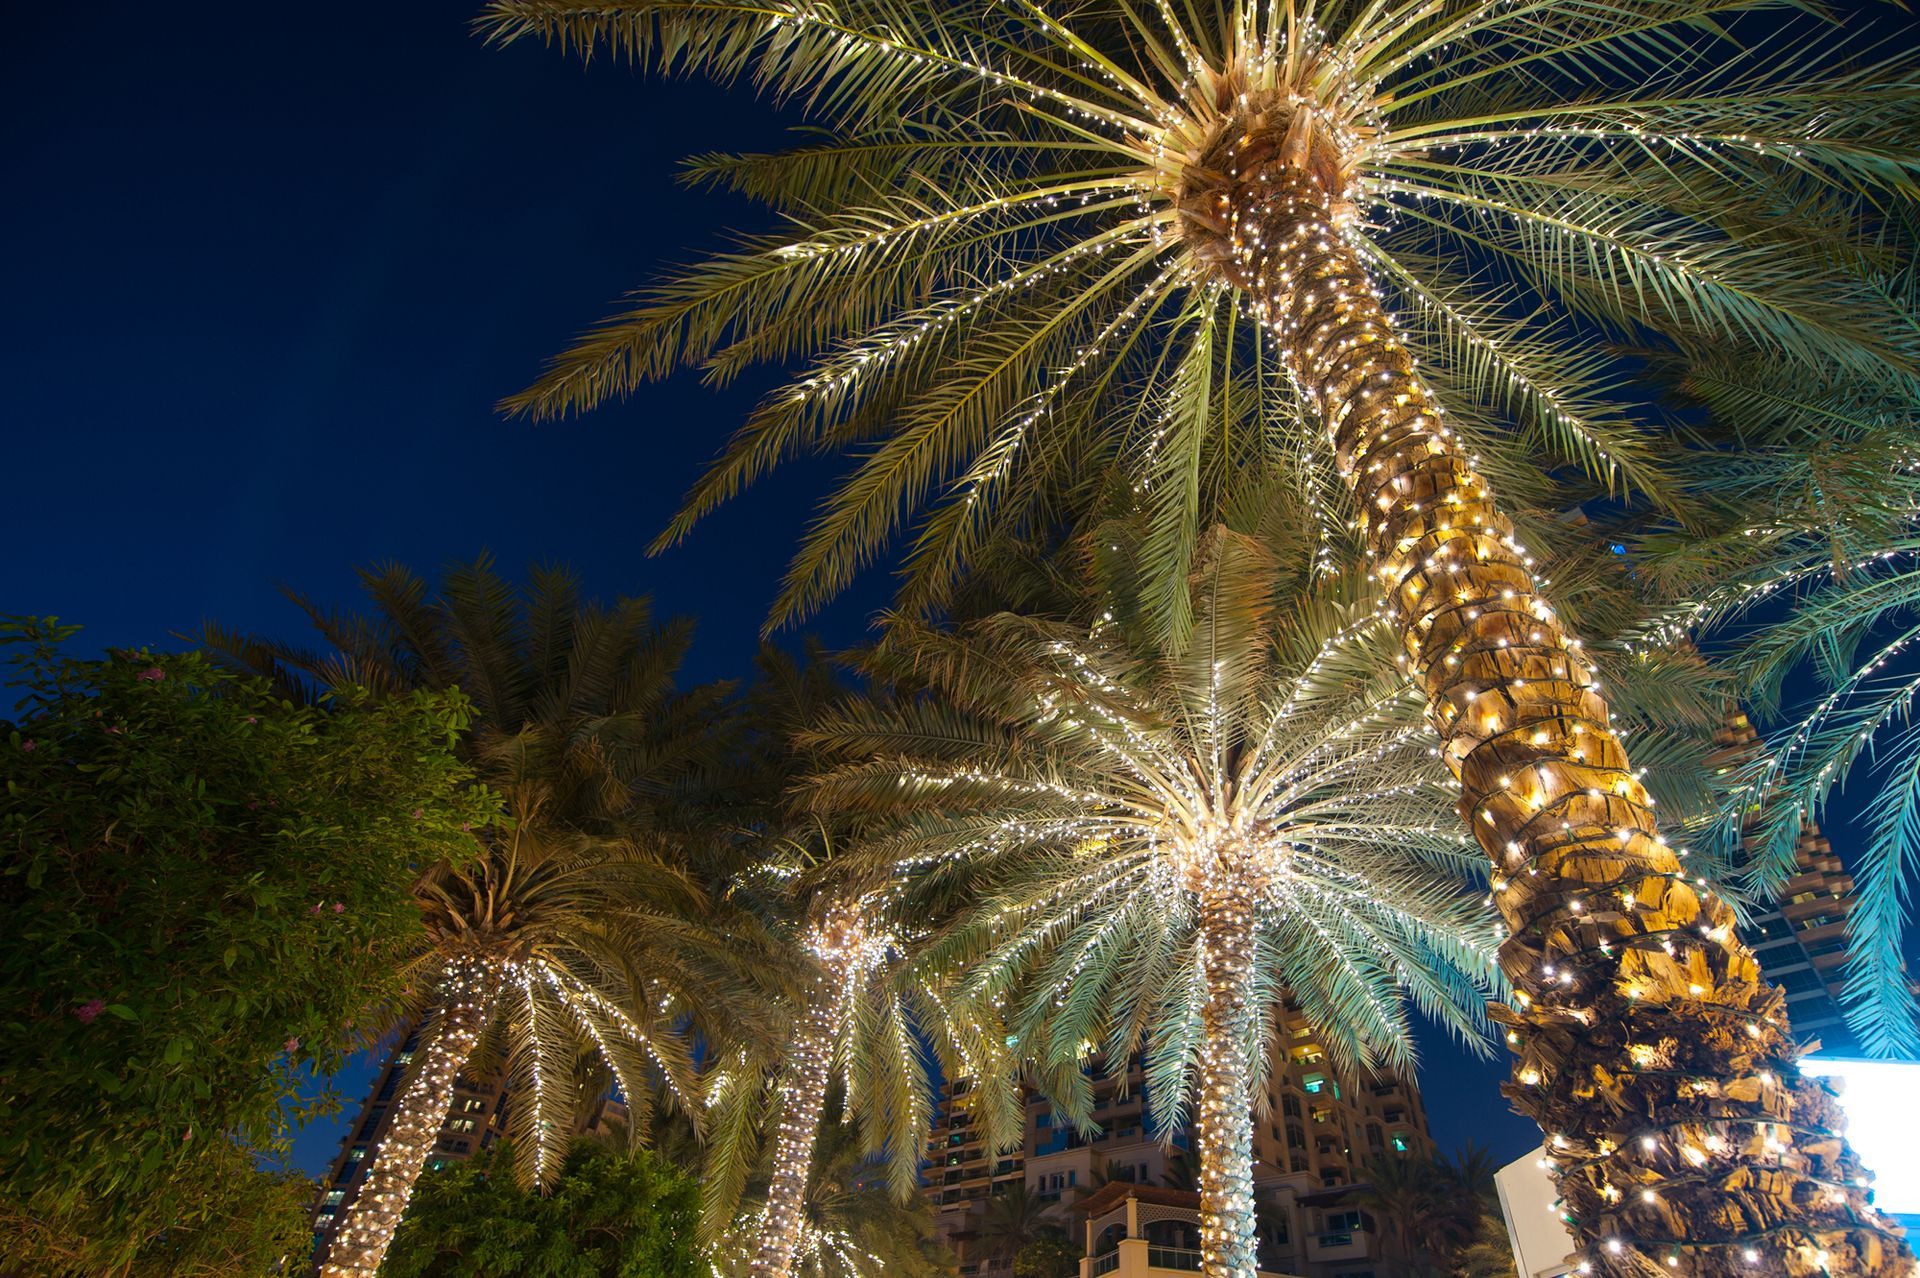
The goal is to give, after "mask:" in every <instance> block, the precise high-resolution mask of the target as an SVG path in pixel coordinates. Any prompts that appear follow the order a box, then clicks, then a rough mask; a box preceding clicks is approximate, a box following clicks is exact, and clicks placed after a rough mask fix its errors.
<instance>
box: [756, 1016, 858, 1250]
mask: <svg viewBox="0 0 1920 1278" xmlns="http://www.w3.org/2000/svg"><path fill="white" fill-rule="evenodd" d="M844 1005H845V999H844V998H843V991H842V989H841V984H840V983H839V982H836V981H834V980H832V979H830V978H828V979H823V980H821V981H820V982H819V988H818V989H817V991H816V993H815V996H814V998H813V1000H812V1002H811V1003H810V1004H809V1005H808V1007H807V1010H806V1012H805V1013H804V1014H803V1015H802V1016H801V1018H800V1024H799V1026H798V1027H797V1028H796V1030H795V1032H794V1040H793V1045H792V1048H791V1049H790V1050H789V1053H788V1055H787V1059H786V1062H785V1064H784V1065H783V1066H782V1067H781V1071H780V1092H781V1102H780V1131H779V1134H778V1135H777V1136H776V1138H775V1140H774V1145H773V1177H772V1180H771V1181H770V1182H769V1183H768V1185H767V1214H766V1216H765V1218H764V1219H763V1220H762V1221H761V1223H760V1240H759V1244H758V1246H757V1247H756V1248H755V1250H754V1255H753V1278H786V1275H787V1272H788V1270H789V1269H790V1268H792V1266H793V1254H794V1250H795V1249H796V1248H797V1247H798V1246H799V1243H800V1227H801V1223H802V1221H801V1213H802V1211H803V1210H804V1209H805V1207H806V1195H807V1174H808V1172H809V1171H810V1170H811V1169H812V1166H813V1142H814V1137H815V1136H816V1135H817V1134H818V1132H819V1130H820V1110H821V1107H822V1105H823V1104H824V1103H825V1101H826V1098H827V1081H828V1078H829V1077H830V1075H831V1072H832V1066H833V1041H834V1036H835V1034H836V1032H837V1031H838V1029H839V1024H840V1015H841V1009H842V1008H843V1007H844Z"/></svg>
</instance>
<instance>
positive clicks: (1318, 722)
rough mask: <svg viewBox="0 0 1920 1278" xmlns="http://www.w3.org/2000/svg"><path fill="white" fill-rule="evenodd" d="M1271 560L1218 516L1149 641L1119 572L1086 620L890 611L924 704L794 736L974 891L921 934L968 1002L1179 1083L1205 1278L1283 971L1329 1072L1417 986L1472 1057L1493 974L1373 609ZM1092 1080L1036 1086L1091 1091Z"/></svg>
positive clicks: (900, 850) (1061, 1043)
mask: <svg viewBox="0 0 1920 1278" xmlns="http://www.w3.org/2000/svg"><path fill="white" fill-rule="evenodd" d="M1148 535H1150V534H1148V533H1146V532H1144V531H1142V530H1133V531H1132V532H1131V533H1129V531H1128V530H1124V529H1121V528H1118V527H1110V528H1108V529H1104V530H1103V531H1102V533H1101V542H1102V543H1103V544H1102V546H1101V550H1100V551H1099V552H1097V554H1098V555H1112V556H1115V557H1116V561H1117V563H1118V564H1124V563H1125V562H1126V554H1127V552H1128V550H1130V549H1132V548H1134V547H1137V545H1138V544H1139V542H1140V540H1142V539H1144V537H1146V536H1148ZM1109 571H1113V569H1112V567H1111V566H1110V568H1109ZM1282 580H1283V576H1282V574H1281V572H1280V571H1279V568H1278V565H1277V564H1276V563H1275V561H1274V559H1273V557H1272V556H1271V555H1270V554H1269V553H1267V550H1266V547H1265V545H1264V543H1263V542H1262V541H1261V540H1260V539H1258V538H1256V537H1253V536H1248V535H1244V534H1236V533H1232V532H1229V531H1228V530H1226V529H1217V530H1215V531H1214V533H1213V534H1212V535H1211V537H1210V539H1209V541H1208V543H1207V546H1206V549H1205V551H1204V552H1203V554H1202V556H1201V558H1200V560H1199V562H1198V563H1197V564H1196V567H1195V571H1194V574H1193V579H1192V586H1191V589H1192V590H1193V594H1194V599H1193V608H1194V615H1195V617H1196V631H1195V639H1194V641H1193V642H1192V644H1190V645H1189V646H1187V647H1185V648H1183V649H1177V650H1172V651H1169V650H1168V649H1167V648H1165V647H1164V646H1159V645H1156V644H1155V643H1154V642H1153V640H1152V638H1151V636H1152V634H1153V631H1152V629H1151V627H1150V626H1149V625H1148V624H1147V623H1146V622H1145V621H1144V620H1143V619H1142V617H1141V615H1140V608H1139V605H1138V600H1137V598H1131V597H1129V596H1128V595H1127V594H1126V593H1125V590H1124V584H1122V583H1125V582H1129V581H1131V576H1130V575H1129V574H1127V573H1125V572H1124V571H1119V572H1117V573H1115V575H1114V577H1111V578H1109V579H1108V580H1106V581H1104V582H1102V581H1100V580H1099V578H1098V577H1096V584H1095V588H1094V591H1093V593H1092V595H1091V596H1090V599H1089V602H1088V604H1087V606H1086V608H1085V609H1084V610H1083V613H1082V616H1081V618H1080V619H1079V620H1063V621H1046V620H1037V619H1033V618H1026V617H1013V616H1005V615H1003V616H998V617H991V618H987V619H985V620H983V621H981V622H978V623H975V624H973V625H971V626H968V627H965V628H964V629H963V630H962V631H960V632H959V633H958V634H950V633H947V632H942V631H937V630H933V629H931V628H924V627H923V628H915V627H911V626H909V625H907V624H905V623H901V625H900V626H899V627H898V628H897V630H896V633H895V636H894V638H893V641H892V642H893V643H894V644H895V645H897V647H898V649H899V650H900V651H901V653H902V660H901V664H902V665H903V666H905V667H908V668H910V669H912V670H913V671H914V673H915V674H916V675H917V676H918V677H920V678H922V679H924V680H926V681H927V684H928V696H926V697H923V698H916V699H913V700H909V701H906V702H904V703H902V704H901V705H899V706H897V707H884V706H880V707H867V706H860V707H854V708H852V709H850V710H847V711H844V712H842V713H841V714H840V715H839V716H837V717H834V718H830V719H828V720H826V721H824V722H823V723H822V724H821V726H820V727H819V728H817V729H816V730H815V732H814V733H813V734H812V739H813V740H814V741H816V742H818V743H819V744H820V745H821V746H822V747H823V748H828V749H832V750H838V751H844V752H846V753H849V754H851V755H852V756H854V757H853V760H852V761H851V762H848V763H846V764H844V765H843V766H841V767H839V768H838V769H835V770H833V771H830V772H828V773H826V774H825V775H824V776H823V777H822V778H820V779H819V780H818V781H816V782H815V791H814V796H815V802H816V803H817V804H820V805H823V806H826V807H828V808H831V809H833V810H842V811H852V812H857V813H862V814H865V815H867V816H869V817H870V818H872V819H873V820H874V821H876V822H879V821H882V820H888V819H890V820H891V821H892V823H893V825H894V828H893V829H892V830H891V831H890V832H884V833H883V832H881V830H879V829H876V831H875V833H874V834H873V835H872V836H871V837H870V839H869V841H868V844H867V847H866V848H864V849H863V855H866V856H871V857H882V858H885V860H886V861H887V862H888V863H889V864H890V865H891V866H892V868H893V870H894V872H895V873H896V874H899V875H901V876H902V877H903V878H911V879H912V880H913V884H914V886H913V892H914V894H915V896H916V898H917V899H941V898H944V897H947V896H953V897H957V898H959V899H961V900H964V901H966V902H968V904H967V905H966V906H964V907H958V908H960V910H961V919H960V921H959V922H958V923H956V924H954V925H953V926H951V927H949V928H946V929H944V931H943V933H942V935H940V936H939V937H937V938H936V939H934V940H932V941H931V942H930V943H929V944H928V945H927V946H926V950H925V954H926V957H925V962H926V963H927V964H928V965H929V966H931V967H932V968H934V969H935V970H943V971H947V972H952V973H955V974H956V977H955V984H956V986H957V991H956V994H955V996H954V997H955V1000H956V1002H957V1003H958V1004H959V1006H960V1007H961V1008H971V1007H989V1008H994V1009H996V1010H997V1009H1001V1008H1004V1009H1005V1014H1006V1016H1007V1018H1008V1023H1009V1025H1010V1028H1011V1029H1012V1030H1013V1031H1014V1033H1015V1035H1016V1036H1017V1039H1018V1041H1019V1042H1020V1044H1021V1046H1022V1049H1023V1051H1024V1052H1025V1053H1026V1054H1027V1055H1029V1056H1030V1057H1033V1058H1035V1059H1037V1060H1039V1061H1042V1062H1045V1063H1049V1064H1054V1065H1063V1064H1065V1065H1074V1066H1078V1065H1079V1064H1080V1062H1081V1061H1082V1058H1083V1057H1084V1056H1085V1055H1086V1054H1087V1053H1088V1052H1089V1051H1091V1050H1092V1048H1093V1046H1094V1045H1096V1044H1097V1045H1098V1046H1099V1047H1100V1048H1101V1049H1102V1050H1104V1051H1105V1053H1106V1057H1107V1059H1108V1060H1109V1061H1113V1062H1125V1061H1127V1060H1128V1059H1129V1058H1130V1056H1131V1055H1132V1054H1133V1053H1135V1052H1136V1051H1138V1050H1141V1049H1142V1047H1144V1048H1145V1050H1146V1051H1147V1053H1148V1064H1147V1070H1148V1083H1147V1085H1148V1087H1149V1089H1150V1091H1151V1093H1152V1095H1153V1096H1154V1097H1155V1107H1156V1111H1157V1112H1158V1113H1160V1114H1162V1115H1163V1117H1164V1118H1165V1119H1166V1120H1167V1121H1169V1122H1170V1123H1174V1124H1177V1123H1178V1122H1179V1117H1180V1114H1181V1113H1182V1112H1183V1111H1184V1110H1185V1109H1186V1107H1187V1104H1188V1101H1187V1098H1189V1097H1192V1098H1194V1100H1193V1102H1192V1105H1193V1109H1194V1111H1195V1113H1196V1124H1195V1132H1196V1144H1197V1149H1198V1155H1199V1181H1200V1194H1201V1198H1202V1206H1201V1213H1202V1222H1203V1224H1202V1230H1201V1234H1202V1250H1203V1253H1204V1259H1203V1263H1204V1265H1205V1268H1206V1272H1207V1273H1208V1274H1209V1275H1220V1276H1222V1278H1226V1276H1229V1275H1242V1274H1245V1273H1247V1272H1250V1271H1251V1269H1252V1267H1253V1263H1254V1257H1253V1247H1254V1234H1253V1226H1254V1217H1253V1166H1252V1107H1253V1101H1254V1093H1255V1090H1256V1087H1257V1084H1258V1082H1259V1080H1260V1078H1262V1077H1263V1076H1264V1074H1265V1070H1266V1064H1265V1051H1266V1045H1267V1043H1268V1042H1269V1040H1270V1038H1271V1032H1270V1026H1271V1024H1272V1023H1273V1020H1274V1018H1275V1016H1276V1015H1277V1013H1278V1004H1279V1001H1280V999H1281V998H1282V996H1283V994H1282V987H1283V985H1284V987H1285V988H1286V989H1287V990H1290V991H1291V993H1292V994H1293V995H1294V996H1295V997H1297V998H1298V999H1299V1000H1300V1002H1301V1005H1302V1006H1303V1008H1304V1009H1305V1012H1306V1015H1307V1017H1308V1018H1309V1019H1310V1020H1311V1021H1313V1022H1314V1023H1315V1024H1316V1025H1317V1026H1319V1027H1320V1028H1321V1029H1322V1030H1323V1032H1324V1033H1325V1035H1326V1037H1327V1040H1328V1042H1329V1046H1330V1047H1331V1048H1332V1049H1333V1051H1334V1052H1335V1053H1336V1055H1337V1057H1338V1058H1339V1059H1340V1060H1341V1061H1342V1063H1343V1064H1345V1065H1347V1066H1349V1067H1352V1066H1357V1065H1360V1064H1362V1063H1365V1064H1375V1063H1379V1062H1383V1061H1391V1062H1392V1063H1394V1064H1395V1065H1398V1066H1400V1067H1403V1068H1404V1067H1406V1066H1408V1065H1409V1064H1410V1061H1411V1048H1410V1046H1409V1025H1408V1016H1409V1006H1410V1005H1411V1004H1413V1003H1417V1004H1418V1005H1419V1006H1420V1007H1421V1008H1422V1009H1423V1010H1425V1011H1426V1012H1428V1013H1429V1014H1430V1015H1432V1016H1433V1017H1435V1018H1436V1019H1438V1020H1439V1021H1440V1022H1441V1023H1442V1024H1445V1025H1447V1026H1449V1027H1450V1028H1452V1029H1453V1030H1454V1031H1455V1032H1457V1033H1458V1034H1459V1035H1460V1036H1461V1038H1462V1039H1463V1040H1464V1041H1467V1042H1469V1043H1472V1044H1478V1045H1480V1046H1481V1048H1482V1050H1488V1049H1486V1048H1485V1045H1484V1038H1483V1037H1482V1032H1483V1029H1484V1025H1485V1022H1484V1019H1483V1013H1482V1006H1483V1004H1484V1002H1485V999H1486V998H1487V996H1488V994H1489V993H1490V992H1492V991H1495V990H1497V989H1498V988H1499V978H1498V975H1497V973H1496V971H1495V970H1494V968H1493V963H1492V954H1493V950H1494V947H1495V944H1496V938H1495V935H1494V930H1493V925H1492V922H1491V920H1490V919H1489V918H1488V916H1487V912H1486V911H1485V909H1484V908H1483V906H1482V903H1481V902H1480V900H1478V899H1477V897H1478V891H1475V892H1473V893H1472V894H1471V895H1469V894H1468V893H1467V892H1466V891H1465V890H1464V889H1465V888H1466V887H1467V886H1468V885H1471V884H1472V883H1473V882H1474V881H1475V880H1474V874H1475V870H1476V867H1477V864H1478V860H1477V857H1475V856H1474V855H1473V854H1472V853H1471V852H1470V851H1469V850H1468V849H1467V848H1466V847H1464V846H1463V844H1464V843H1465V839H1464V837H1463V836H1461V835H1459V834H1458V833H1456V832H1454V829H1453V825H1452V821H1451V814H1450V811H1449V809H1450V807H1451V804H1452V800H1453V791H1452V788H1451V785H1450V781H1449V778H1447V776H1446V773H1445V771H1444V770H1443V769H1442V768H1441V767H1440V766H1439V764H1438V762H1437V761H1436V760H1435V758H1434V757H1433V753H1434V752H1433V751H1432V750H1431V749H1430V748H1429V746H1428V745H1427V741H1426V735H1425V729H1424V727H1423V725H1422V722H1421V717H1420V706H1419V696H1418V693H1417V692H1416V691H1415V690H1414V689H1412V688H1411V687H1410V686H1409V685H1408V684H1407V682H1406V680H1405V678H1404V677H1403V676H1402V675H1401V674H1400V672H1399V671H1398V670H1397V669H1396V668H1395V665H1394V663H1393V661H1392V658H1391V656H1390V654H1389V652H1388V645H1390V643H1391V633H1390V631H1389V630H1388V629H1387V627H1386V626H1385V625H1384V624H1383V619H1382V618H1381V617H1380V615H1379V614H1378V613H1377V612H1376V611H1375V610H1374V607H1373V600H1372V599H1371V598H1370V597H1368V596H1367V595H1366V594H1364V593H1363V594H1362V595H1361V596H1360V597H1359V598H1358V599H1355V600H1354V601H1353V602H1352V603H1350V604H1346V605H1345V606H1343V605H1342V604H1341V603H1340V602H1339V583H1335V584H1334V585H1332V586H1323V587H1322V597H1321V598H1319V599H1312V598H1307V597H1304V596H1301V595H1289V594H1285V593H1283V592H1282V591H1281V590H1280V589H1279V584H1280V582H1281V581H1282ZM1361 588H1362V590H1363V591H1364V583H1362V587H1361ZM961 1014H964V1012H962V1013H961ZM1085 1090H1086V1088H1085V1083H1084V1081H1083V1080H1082V1081H1081V1082H1080V1085H1079V1087H1078V1088H1077V1089H1076V1088H1074V1087H1072V1086H1071V1085H1069V1088H1068V1091H1067V1093H1066V1095H1064V1096H1062V1095H1060V1094H1059V1093H1057V1092H1056V1093H1055V1095H1056V1100H1057V1101H1059V1102H1061V1103H1063V1104H1065V1105H1066V1106H1067V1107H1068V1108H1069V1109H1071V1108H1074V1107H1075V1106H1080V1107H1081V1108H1084V1095H1082V1094H1081V1093H1084V1091H1085Z"/></svg>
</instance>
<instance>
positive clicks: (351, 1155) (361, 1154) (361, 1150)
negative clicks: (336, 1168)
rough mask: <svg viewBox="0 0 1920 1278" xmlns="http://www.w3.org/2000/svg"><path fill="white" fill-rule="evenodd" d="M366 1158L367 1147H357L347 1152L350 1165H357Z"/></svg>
mask: <svg viewBox="0 0 1920 1278" xmlns="http://www.w3.org/2000/svg"><path fill="white" fill-rule="evenodd" d="M366 1156H367V1147H366V1146H365V1145H355V1146H354V1147H353V1148H352V1149H350V1150H348V1151H347V1162H348V1163H349V1164H352V1163H357V1162H359V1161H360V1160H361V1159H363V1158H365V1157H366Z"/></svg>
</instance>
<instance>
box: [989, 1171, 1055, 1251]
mask: <svg viewBox="0 0 1920 1278" xmlns="http://www.w3.org/2000/svg"><path fill="white" fill-rule="evenodd" d="M1059 1230H1060V1222H1059V1219H1058V1218H1057V1217H1056V1216H1055V1214H1054V1212H1053V1204H1052V1202H1050V1201H1048V1200H1046V1199H1043V1198H1041V1197H1040V1195H1038V1194H1036V1193H1034V1192H1033V1191H1032V1190H1031V1189H1028V1188H1027V1182H1026V1181H1024V1180H1016V1181H1011V1182H1009V1183H1008V1184H1007V1185H1005V1186H1004V1187H1003V1188H1002V1189H1001V1191H1000V1192H999V1193H997V1194H994V1195H993V1196H992V1197H990V1198H988V1199H987V1205H986V1208H985V1210H983V1211H982V1212H981V1213H980V1241H981V1245H982V1246H984V1247H985V1248H986V1250H987V1254H989V1255H991V1256H996V1257H998V1258H1000V1259H1002V1260H1011V1259H1012V1258H1013V1257H1015V1256H1017V1255H1019V1254H1020V1252H1021V1251H1022V1250H1023V1249H1025V1248H1026V1247H1027V1246H1028V1245H1029V1244H1031V1243H1033V1242H1035V1241H1036V1240H1038V1239H1041V1238H1044V1237H1046V1236H1047V1235H1048V1234H1051V1233H1058V1232H1059Z"/></svg>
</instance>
